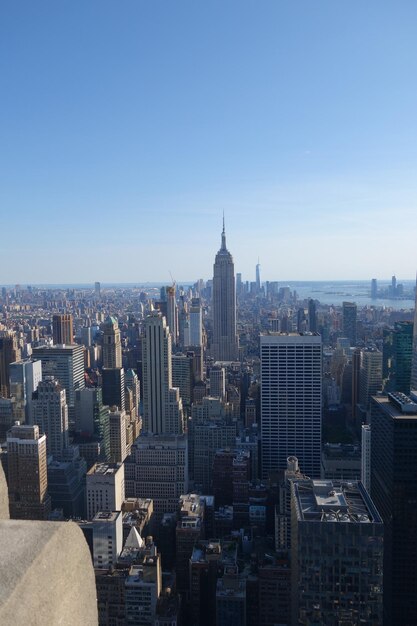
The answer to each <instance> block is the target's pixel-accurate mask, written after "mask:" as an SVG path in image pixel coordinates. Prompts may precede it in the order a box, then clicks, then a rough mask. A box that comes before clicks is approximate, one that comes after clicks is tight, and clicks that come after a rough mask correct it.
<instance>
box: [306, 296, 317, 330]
mask: <svg viewBox="0 0 417 626" xmlns="http://www.w3.org/2000/svg"><path fill="white" fill-rule="evenodd" d="M308 329H309V331H310V332H311V333H316V332H317V310H316V303H315V302H314V300H311V299H310V300H309V301H308Z"/></svg>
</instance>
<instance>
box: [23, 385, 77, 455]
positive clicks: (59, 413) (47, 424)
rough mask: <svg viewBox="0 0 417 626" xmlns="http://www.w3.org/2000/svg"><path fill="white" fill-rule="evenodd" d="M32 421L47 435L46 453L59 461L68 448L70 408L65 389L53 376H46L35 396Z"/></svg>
mask: <svg viewBox="0 0 417 626" xmlns="http://www.w3.org/2000/svg"><path fill="white" fill-rule="evenodd" d="M32 420H33V423H34V424H36V425H37V426H39V431H40V432H41V433H42V434H45V435H46V451H47V454H48V455H49V454H52V455H53V456H54V457H56V458H57V459H59V458H61V456H62V453H63V451H64V450H65V449H66V448H68V407H67V402H66V396H65V389H64V388H63V387H62V386H61V385H60V384H59V382H58V381H57V380H55V378H53V376H45V378H44V380H41V382H40V383H39V384H38V388H37V390H36V391H35V392H34V394H33V401H32Z"/></svg>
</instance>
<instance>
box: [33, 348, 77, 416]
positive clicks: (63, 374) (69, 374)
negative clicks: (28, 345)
mask: <svg viewBox="0 0 417 626" xmlns="http://www.w3.org/2000/svg"><path fill="white" fill-rule="evenodd" d="M33 357H34V358H35V359H40V360H41V361H42V376H43V377H44V378H45V377H46V376H53V377H54V378H56V379H57V380H58V382H59V383H61V385H62V386H63V387H64V388H65V391H66V398H67V404H68V421H69V425H70V428H73V427H74V426H75V392H76V391H77V389H84V387H85V379H84V346H79V345H75V344H74V345H72V346H66V345H65V346H64V345H60V346H42V347H40V348H35V349H34V350H33Z"/></svg>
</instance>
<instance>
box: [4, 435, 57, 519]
mask: <svg viewBox="0 0 417 626" xmlns="http://www.w3.org/2000/svg"><path fill="white" fill-rule="evenodd" d="M7 464H8V487H9V506H10V517H11V518H13V519H40V520H45V519H47V518H48V515H49V513H50V511H51V500H50V497H49V495H48V491H47V490H48V476H47V457H46V436H45V435H41V436H40V435H39V428H38V426H20V425H15V426H13V427H12V429H11V431H10V432H9V434H8V436H7Z"/></svg>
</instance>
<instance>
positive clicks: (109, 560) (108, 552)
mask: <svg viewBox="0 0 417 626" xmlns="http://www.w3.org/2000/svg"><path fill="white" fill-rule="evenodd" d="M122 549H123V513H122V512H121V511H100V512H99V513H97V515H96V516H95V517H94V519H93V562H94V567H95V568H97V569H108V568H110V567H112V566H115V565H116V562H117V558H118V557H119V555H120V553H121V551H122Z"/></svg>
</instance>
